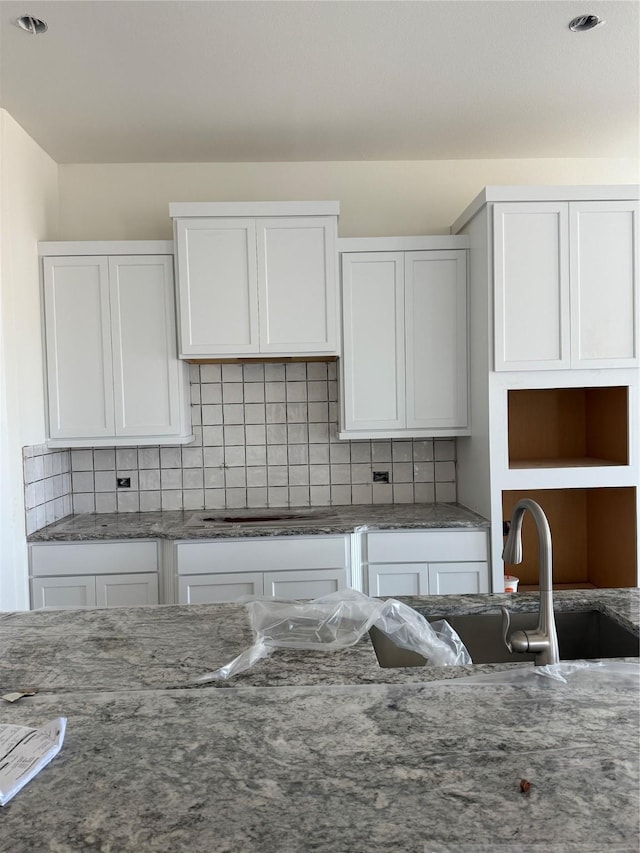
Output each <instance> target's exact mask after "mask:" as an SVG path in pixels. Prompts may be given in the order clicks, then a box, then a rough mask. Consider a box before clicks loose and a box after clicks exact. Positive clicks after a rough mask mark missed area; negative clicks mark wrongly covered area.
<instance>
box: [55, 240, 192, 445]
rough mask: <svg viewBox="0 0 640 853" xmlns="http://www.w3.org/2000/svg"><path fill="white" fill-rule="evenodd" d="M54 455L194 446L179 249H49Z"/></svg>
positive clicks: (70, 245)
mask: <svg viewBox="0 0 640 853" xmlns="http://www.w3.org/2000/svg"><path fill="white" fill-rule="evenodd" d="M39 251H40V254H41V255H42V256H43V258H42V265H43V286H44V326H45V329H44V332H45V346H46V374H47V391H48V394H47V397H48V444H49V446H51V447H82V446H92V447H97V446H101V445H102V446H114V445H118V444H120V445H123V444H124V445H131V444H151V443H153V444H161V443H162V444H171V443H186V442H188V441H191V440H192V439H193V436H192V435H191V424H190V418H189V409H188V394H187V391H188V380H187V376H186V373H185V365H183V364H182V363H181V362H180V361H179V360H178V358H177V353H176V337H175V309H174V290H173V257H172V254H171V251H172V244H171V243H155V242H151V243H135V242H134V243H128V242H124V243H41V244H40V245H39Z"/></svg>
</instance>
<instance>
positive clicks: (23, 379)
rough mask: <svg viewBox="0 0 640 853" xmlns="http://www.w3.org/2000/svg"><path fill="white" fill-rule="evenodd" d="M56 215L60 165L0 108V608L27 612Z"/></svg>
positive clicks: (42, 425) (42, 418) (42, 423)
mask: <svg viewBox="0 0 640 853" xmlns="http://www.w3.org/2000/svg"><path fill="white" fill-rule="evenodd" d="M57 217H58V167H57V164H56V163H55V162H54V161H53V160H52V159H51V158H50V157H49V156H48V155H47V154H45V152H44V151H43V150H42V149H41V148H40V147H39V146H38V145H36V143H35V142H34V141H33V140H32V139H31V138H30V137H29V136H28V135H27V134H26V133H25V132H24V131H23V130H22V128H21V127H20V125H18V124H17V123H16V122H15V121H14V119H13V118H12V117H11V116H10V115H9V114H8V113H7V112H6V111H4V110H0V235H1V236H0V610H10V609H22V608H25V607H28V591H27V548H26V539H25V516H24V486H23V474H22V447H23V446H24V445H29V444H38V443H40V442H42V441H44V437H45V433H44V392H43V379H42V337H41V335H42V333H41V326H40V280H39V271H38V252H37V242H38V240H42V239H45V238H47V237H51V236H55V234H56V227H57Z"/></svg>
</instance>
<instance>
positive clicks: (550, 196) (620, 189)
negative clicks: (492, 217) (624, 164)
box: [450, 184, 640, 234]
mask: <svg viewBox="0 0 640 853" xmlns="http://www.w3.org/2000/svg"><path fill="white" fill-rule="evenodd" d="M637 199H640V184H618V185H613V186H611V185H606V186H605V185H600V184H596V185H574V186H546V187H536V186H524V187H522V186H519V187H517V186H488V187H485V188H484V189H483V190H482V192H481V193H479V194H478V195H477V196H476V197H475V198H474V200H473V201H472V202H471V204H470V205H469V206H468V207H467V208H466V209H465V210H464V211H463V213H461V214H460V216H459V217H458V218H457V219H456V221H455V222H454V223H453V225H452V226H451V229H450V230H451V233H452V234H458V232H459V231H461V230H462V229H463V228H464V227H465V225H467V223H468V222H470V221H471V220H472V219H473V217H474V216H475V215H476V214H477V213H478V212H479V211H480V210H482V208H483V207H484V206H485V204H488V203H491V202H494V201H497V202H500V201H507V202H508V201H523V202H524V201H635V200H637Z"/></svg>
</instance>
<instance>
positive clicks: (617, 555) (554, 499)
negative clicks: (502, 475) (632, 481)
mask: <svg viewBox="0 0 640 853" xmlns="http://www.w3.org/2000/svg"><path fill="white" fill-rule="evenodd" d="M521 498H531V499H532V500H534V501H536V502H537V503H539V504H540V506H541V507H542V509H543V510H544V512H545V514H546V516H547V518H548V520H549V526H550V528H551V540H552V547H553V581H554V587H557V588H582V587H584V586H585V585H588V586H590V587H632V586H636V584H637V560H638V556H637V553H636V550H637V549H636V541H637V540H636V490H635V489H634V488H632V487H620V488H593V489H532V490H527V491H504V492H503V493H502V511H503V518H504V520H505V521H507V520H509V519H510V518H511V514H512V512H513V507H514V506H515V505H516V503H517V502H518V501H519V500H520V499H521ZM522 547H523V561H522V563H519V564H518V565H512V566H505V572H506V573H507V574H511V575H515V577H517V578H520V586H519V587H518V588H519V589H522V588H523V586H524V587H528V586H534V587H535V586H537V584H538V538H537V532H536V527H535V524H534V522H533V519H532V518H531V514H530V513H526V514H525V517H524V520H523V525H522Z"/></svg>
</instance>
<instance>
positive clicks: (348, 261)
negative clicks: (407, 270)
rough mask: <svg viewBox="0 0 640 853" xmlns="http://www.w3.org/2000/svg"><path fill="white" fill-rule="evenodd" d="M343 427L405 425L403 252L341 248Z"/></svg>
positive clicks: (358, 428) (364, 427) (359, 428)
mask: <svg viewBox="0 0 640 853" xmlns="http://www.w3.org/2000/svg"><path fill="white" fill-rule="evenodd" d="M342 286H343V323H344V357H343V371H344V421H345V422H344V428H345V429H347V430H366V429H397V428H401V427H404V425H405V411H404V401H405V396H404V390H405V387H404V386H405V361H404V255H403V253H401V252H397V253H391V252H375V253H374V252H371V253H368V252H362V253H354V254H343V256H342Z"/></svg>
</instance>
